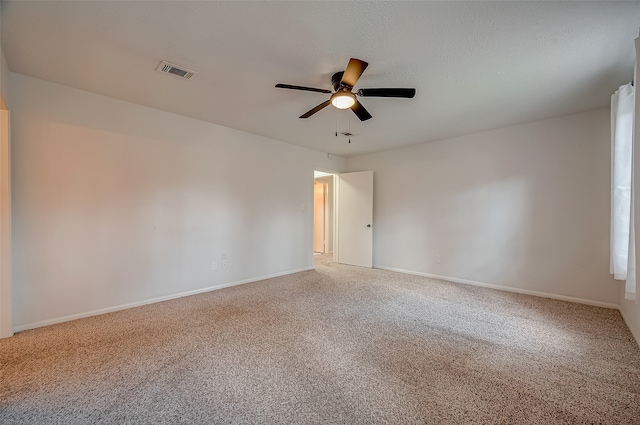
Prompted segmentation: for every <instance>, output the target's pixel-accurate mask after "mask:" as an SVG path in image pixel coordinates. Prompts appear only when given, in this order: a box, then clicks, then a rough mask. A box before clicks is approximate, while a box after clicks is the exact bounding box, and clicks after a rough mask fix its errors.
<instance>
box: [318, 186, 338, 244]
mask: <svg viewBox="0 0 640 425" xmlns="http://www.w3.org/2000/svg"><path fill="white" fill-rule="evenodd" d="M333 179H334V176H333V175H331V176H324V177H318V178H316V179H314V183H323V184H324V185H325V189H326V196H325V197H324V199H325V201H326V205H325V232H324V233H325V241H326V243H325V249H324V252H325V253H332V252H333V233H334V231H333V227H334V217H333V215H334V203H333V197H334V184H333ZM314 234H315V229H314ZM314 251H315V248H314Z"/></svg>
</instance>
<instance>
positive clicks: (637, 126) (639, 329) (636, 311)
mask: <svg viewBox="0 0 640 425" xmlns="http://www.w3.org/2000/svg"><path fill="white" fill-rule="evenodd" d="M635 45H636V69H635V75H634V80H635V81H638V68H639V67H640V54H639V53H640V51H639V50H640V39H636V40H635ZM636 87H637V84H636ZM635 101H636V104H635V119H634V143H635V144H636V146H637V144H638V142H639V141H640V96H639V95H638V92H637V91H636V96H635ZM639 152H640V151H639V150H637V149H634V164H635V166H636V167H638V166H639V165H638V164H639V163H640V153H639ZM634 179H635V181H634V183H633V184H634V185H635V187H636V188H637V187H640V173H635V174H634ZM635 193H636V196H635V206H634V208H635V211H636V214H635V217H634V219H635V228H636V229H640V208H639V206H640V196H638V195H637V194H638V193H639V192H638V190H635ZM639 235H640V232H638V231H637V230H636V246H637V245H638V238H639V237H640V236H639ZM639 257H640V253H639V252H638V249H637V248H636V264H638V262H639V261H638V260H639ZM621 286H622V288H621V290H620V312H621V313H622V315H623V317H624V319H625V321H626V322H627V325H628V326H629V329H630V330H631V333H633V336H634V337H635V339H636V342H637V343H638V345H640V291H637V293H636V298H637V301H630V300H627V299H625V290H624V285H621ZM636 287H637V288H636V289H640V285H638V284H636Z"/></svg>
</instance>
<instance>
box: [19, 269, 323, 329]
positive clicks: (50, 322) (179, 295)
mask: <svg viewBox="0 0 640 425" xmlns="http://www.w3.org/2000/svg"><path fill="white" fill-rule="evenodd" d="M308 270H313V267H304V268H301V269H295V270H288V271H286V272H280V273H274V274H270V275H265V276H259V277H253V278H250V279H244V280H238V281H236V282H229V283H223V284H221V285H215V286H209V287H207V288H201V289H195V290H193V291H187V292H180V293H177V294H171V295H165V296H163V297H157V298H151V299H148V300H144V301H136V302H133V303H128V304H121V305H117V306H114V307H107V308H101V309H98V310H91V311H87V312H84V313H77V314H71V315H69V316H63V317H57V318H54V319H47V320H41V321H39V322H34V323H28V324H26V325H19V326H15V327H14V328H13V331H14V332H21V331H26V330H29V329H35V328H41V327H43V326H49V325H55V324H57V323H63V322H69V321H71V320H77V319H84V318H85V317H91V316H97V315H100V314H106V313H113V312H115V311H120V310H126V309H128V308H134V307H140V306H143V305H147V304H153V303H158V302H161V301H168V300H172V299H175V298H182V297H188V296H190V295H197V294H202V293H204V292H210V291H215V290H217V289H223V288H228V287H230V286H238V285H244V284H245V283H251V282H257V281H260V280H265V279H271V278H274V277H280V276H286V275H289V274H293V273H299V272H304V271H308Z"/></svg>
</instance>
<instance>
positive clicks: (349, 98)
mask: <svg viewBox="0 0 640 425" xmlns="http://www.w3.org/2000/svg"><path fill="white" fill-rule="evenodd" d="M355 103H356V96H355V95H354V94H353V93H351V92H347V91H342V92H338V93H334V94H333V95H332V96H331V104H332V105H333V106H335V107H336V108H338V109H349V108H351V107H352V106H353V105H354V104H355Z"/></svg>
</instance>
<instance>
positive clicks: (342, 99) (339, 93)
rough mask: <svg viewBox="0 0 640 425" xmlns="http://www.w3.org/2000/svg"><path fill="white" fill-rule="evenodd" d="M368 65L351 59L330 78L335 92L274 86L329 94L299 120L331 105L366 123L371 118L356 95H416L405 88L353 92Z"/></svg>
mask: <svg viewBox="0 0 640 425" xmlns="http://www.w3.org/2000/svg"><path fill="white" fill-rule="evenodd" d="M368 65H369V64H368V63H367V62H365V61H362V60H360V59H356V58H351V59H349V64H348V65H347V68H346V69H345V70H344V71H340V72H336V73H335V74H333V75H332V76H331V84H332V85H333V89H334V90H335V92H333V94H332V92H331V90H326V89H316V88H313V87H303V86H292V85H290V84H276V87H278V88H281V89H292V90H303V91H313V92H318V93H326V94H331V97H330V98H329V100H327V101H325V102H322V103H321V104H319V105H318V106H316V107H315V108H313V109H311V110H309V111H307V112H305V113H304V114H302V115H300V118H309V117H310V116H311V115H313V114H315V113H316V112H318V111H319V110H321V109H323V108H325V107H327V106H329V105H333V106H335V107H336V108H338V109H348V108H350V109H351V110H352V111H353V113H354V114H356V115H357V116H358V118H360V121H366V120H368V119H370V118H371V114H370V113H369V112H368V111H367V110H366V109H365V107H364V106H362V104H361V103H360V102H358V100H357V99H356V95H357V96H360V97H402V98H407V99H410V98H412V97H414V96H415V95H416V89H406V88H383V89H380V88H373V89H359V90H358V91H357V92H353V87H354V86H355V85H356V83H357V82H358V79H359V78H360V76H361V75H362V73H363V72H364V70H365V69H366V68H367V66H368Z"/></svg>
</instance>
